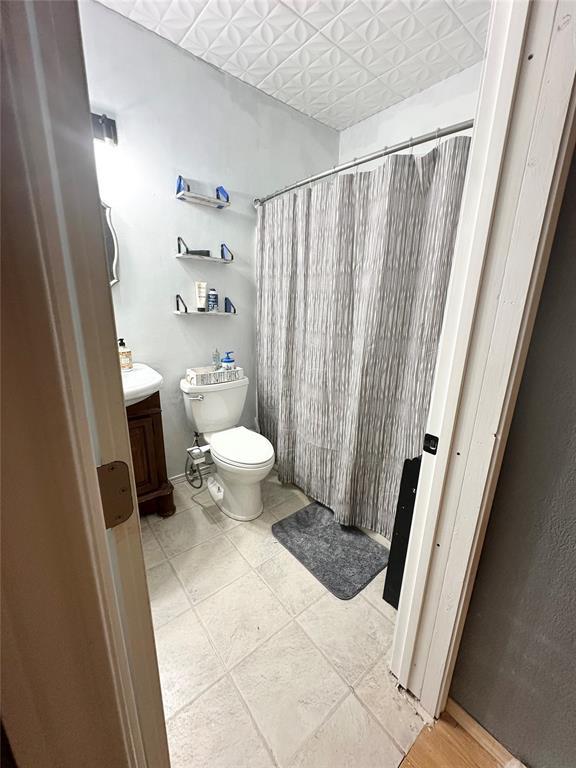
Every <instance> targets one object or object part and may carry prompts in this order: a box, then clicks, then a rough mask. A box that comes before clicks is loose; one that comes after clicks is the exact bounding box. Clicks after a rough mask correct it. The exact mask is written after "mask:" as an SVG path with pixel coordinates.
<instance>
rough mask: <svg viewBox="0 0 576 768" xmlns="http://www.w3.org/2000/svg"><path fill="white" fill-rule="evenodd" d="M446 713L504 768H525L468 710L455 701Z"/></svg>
mask: <svg viewBox="0 0 576 768" xmlns="http://www.w3.org/2000/svg"><path fill="white" fill-rule="evenodd" d="M446 712H447V713H448V714H449V715H450V716H451V717H453V718H454V720H456V722H457V723H458V725H460V726H461V727H462V728H464V730H465V731H466V732H467V733H468V734H470V736H471V737H472V738H473V739H475V740H476V741H477V742H478V744H480V746H481V747H482V748H483V749H485V750H486V752H488V753H489V754H491V755H492V756H493V757H494V759H495V760H497V761H498V764H499V765H501V766H502V768H523V766H522V763H521V762H520V761H519V760H517V759H516V758H515V757H514V755H511V754H510V752H508V750H507V749H506V748H505V747H503V746H502V744H500V742H499V741H497V740H496V739H495V738H494V736H492V734H491V733H489V732H488V731H487V730H486V729H485V728H483V727H482V726H481V725H480V723H478V722H476V720H474V718H473V717H471V716H470V715H469V714H468V712H466V710H464V709H462V707H461V706H460V705H459V704H457V703H456V702H455V701H454V700H453V699H448V701H447V702H446Z"/></svg>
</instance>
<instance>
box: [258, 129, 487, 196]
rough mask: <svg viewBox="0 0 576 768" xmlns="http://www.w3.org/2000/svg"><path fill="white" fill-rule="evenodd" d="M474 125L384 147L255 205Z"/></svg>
mask: <svg viewBox="0 0 576 768" xmlns="http://www.w3.org/2000/svg"><path fill="white" fill-rule="evenodd" d="M473 125H474V120H464V121H463V122H461V123H454V124H453V125H448V126H446V128H436V130H435V131H429V133H423V134H422V135H421V136H415V137H412V138H411V139H408V141H402V142H400V144H393V145H392V146H391V147H384V149H379V150H378V151H377V152H371V153H370V154H369V155H363V156H362V157H355V158H354V160H350V161H349V162H347V163H342V165H335V166H334V168H330V170H329V171H322V173H317V174H315V175H314V176H308V178H307V179H302V181H297V182H295V183H294V184H290V185H289V186H287V187H284V188H283V189H279V190H277V191H276V192H272V194H271V195H266V197H257V198H255V200H254V205H255V206H258V205H262V203H267V202H268V200H273V199H274V198H275V197H278V195H283V194H284V193H285V192H291V191H292V190H293V189H298V188H299V187H304V186H305V185H306V184H311V183H312V182H313V181H320V179H325V178H326V177H327V176H332V175H333V174H335V173H340V171H346V170H348V168H354V167H355V166H357V165H362V164H363V163H369V162H370V161H371V160H378V159H379V158H380V157H386V155H393V154H394V153H395V152H401V151H402V150H403V149H410V147H415V146H417V145H418V144H425V143H426V142H427V141H434V140H435V139H441V138H443V137H444V136H450V134H452V133H459V132H460V131H466V130H467V129H468V128H472V126H473Z"/></svg>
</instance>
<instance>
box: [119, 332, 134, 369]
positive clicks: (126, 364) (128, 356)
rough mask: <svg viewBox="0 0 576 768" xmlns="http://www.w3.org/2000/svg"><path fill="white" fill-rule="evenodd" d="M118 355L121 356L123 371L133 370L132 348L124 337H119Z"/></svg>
mask: <svg viewBox="0 0 576 768" xmlns="http://www.w3.org/2000/svg"><path fill="white" fill-rule="evenodd" d="M118 355H119V356H120V368H121V369H122V370H123V371H131V370H132V367H133V366H132V350H131V349H128V347H127V346H126V343H125V341H124V339H118Z"/></svg>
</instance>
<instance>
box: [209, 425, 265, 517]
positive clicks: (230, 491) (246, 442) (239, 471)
mask: <svg viewBox="0 0 576 768" xmlns="http://www.w3.org/2000/svg"><path fill="white" fill-rule="evenodd" d="M207 439H208V442H209V445H210V453H211V455H212V459H213V460H214V464H215V465H216V474H214V475H213V476H212V477H210V478H209V479H208V482H207V486H208V491H209V493H210V496H211V497H212V499H213V500H214V502H215V503H216V504H217V505H218V506H219V507H220V509H221V510H222V512H224V514H225V515H228V517H231V518H232V519H233V520H243V521H246V520H254V519H255V518H256V517H258V516H259V515H260V514H262V493H261V490H260V487H261V486H260V484H261V482H262V480H264V478H265V477H266V476H267V475H268V473H269V472H270V470H271V469H272V467H273V466H274V448H273V447H272V443H270V441H269V440H267V439H266V438H265V437H263V436H262V435H259V434H258V433H257V432H252V431H251V430H249V429H246V427H235V428H234V429H227V430H225V431H223V432H217V433H215V434H212V435H210V436H209V437H208V438H207Z"/></svg>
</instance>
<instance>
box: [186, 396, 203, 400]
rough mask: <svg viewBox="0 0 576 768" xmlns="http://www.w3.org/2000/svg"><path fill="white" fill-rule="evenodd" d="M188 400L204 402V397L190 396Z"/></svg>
mask: <svg viewBox="0 0 576 768" xmlns="http://www.w3.org/2000/svg"><path fill="white" fill-rule="evenodd" d="M189 397H190V400H204V395H190V396H189Z"/></svg>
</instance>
